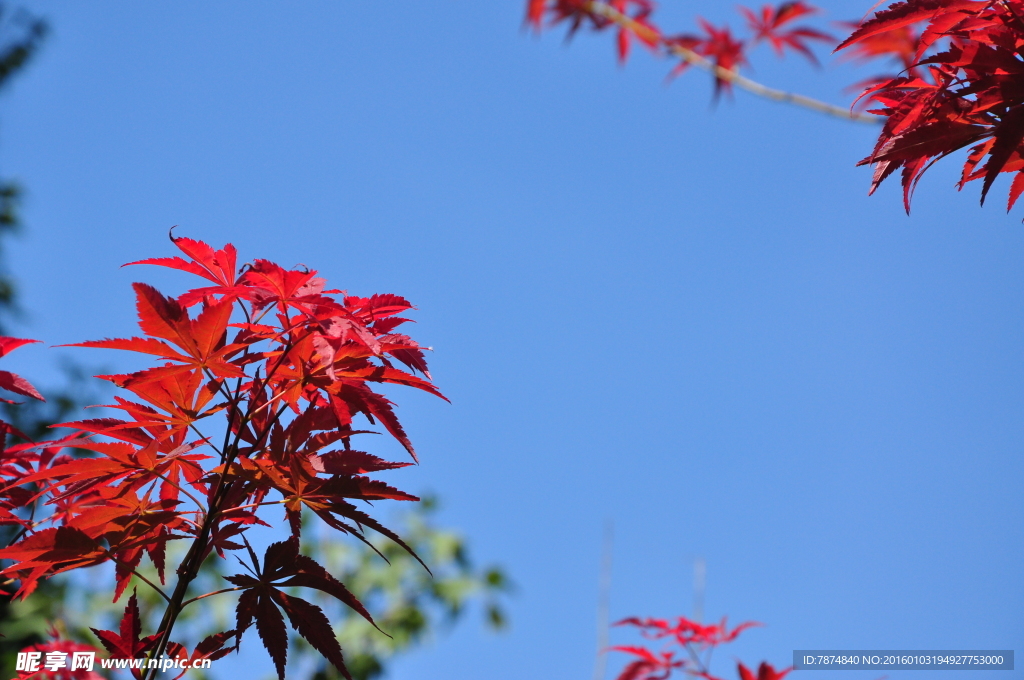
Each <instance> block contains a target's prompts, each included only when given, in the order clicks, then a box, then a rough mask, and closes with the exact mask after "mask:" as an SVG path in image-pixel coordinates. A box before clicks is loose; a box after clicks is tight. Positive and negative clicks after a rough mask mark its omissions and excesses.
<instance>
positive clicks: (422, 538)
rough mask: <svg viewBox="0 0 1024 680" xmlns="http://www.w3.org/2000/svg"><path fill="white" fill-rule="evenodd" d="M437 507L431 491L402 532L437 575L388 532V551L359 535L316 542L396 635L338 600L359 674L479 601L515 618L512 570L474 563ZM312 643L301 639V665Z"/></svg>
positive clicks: (492, 619) (497, 615)
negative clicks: (507, 602)
mask: <svg viewBox="0 0 1024 680" xmlns="http://www.w3.org/2000/svg"><path fill="white" fill-rule="evenodd" d="M436 510H437V502H436V500H435V499H433V498H426V499H424V500H423V501H422V502H421V503H420V504H419V506H418V507H417V509H416V510H414V511H410V512H407V513H406V514H405V515H404V516H403V517H402V518H401V520H400V521H399V522H398V526H399V529H398V533H399V535H401V536H402V537H403V539H404V540H405V541H406V542H407V543H408V544H409V546H410V547H411V548H412V549H413V550H414V551H415V552H416V553H417V554H419V555H420V556H421V557H422V558H423V561H424V562H426V563H427V565H428V566H429V567H430V569H431V571H432V572H433V575H431V574H429V573H427V572H426V571H425V570H424V569H423V567H422V566H420V565H419V564H418V563H417V562H416V560H415V559H414V558H413V557H411V556H410V555H409V554H408V553H407V552H405V551H404V550H403V549H401V548H400V547H399V546H397V545H395V544H393V543H391V542H389V541H387V540H386V539H377V540H375V541H373V543H374V546H375V547H376V548H377V550H379V551H380V555H378V554H376V553H374V552H373V551H372V550H371V549H369V548H367V547H366V546H364V545H362V544H359V543H355V542H351V541H347V542H342V541H336V540H329V541H327V540H320V541H313V542H312V543H311V545H312V546H314V552H313V554H312V555H311V556H312V557H313V558H314V559H316V560H317V561H319V562H321V563H322V564H323V565H324V566H325V567H327V569H328V570H329V571H330V572H331V573H332V574H335V575H337V577H338V578H339V580H341V581H342V582H343V583H345V585H346V586H348V588H349V589H350V590H351V591H352V593H353V594H354V595H355V596H356V597H357V598H359V599H360V600H361V601H362V602H363V603H364V604H366V606H367V608H368V609H369V610H370V613H371V614H373V617H374V620H375V621H376V622H377V625H378V626H380V628H381V630H383V631H384V632H386V633H387V634H388V635H390V636H391V637H386V636H384V635H382V634H381V633H380V632H379V631H377V630H375V629H374V628H373V626H371V625H370V623H369V622H367V621H366V620H365V619H363V618H361V617H359V616H358V615H356V614H355V613H354V612H352V611H351V610H348V609H343V608H340V607H336V608H334V611H333V612H331V614H333V616H331V620H332V621H334V622H335V624H334V630H335V633H336V634H337V635H338V639H339V640H340V641H341V645H342V648H343V649H345V650H346V651H345V654H346V657H345V658H346V659H349V660H350V661H348V666H349V671H350V672H351V673H352V677H353V678H354V679H355V680H369V679H370V678H374V677H376V676H378V675H380V674H381V673H382V672H383V669H384V668H385V665H386V664H387V662H388V660H389V659H391V657H393V656H394V655H396V654H398V653H400V652H402V651H404V650H406V649H409V648H410V647H413V646H415V645H417V644H419V643H421V642H424V641H426V640H428V639H429V638H430V637H431V634H432V632H433V631H437V630H442V629H445V628H447V627H449V626H451V625H452V624H453V623H454V622H455V621H456V620H458V619H459V618H460V617H461V616H462V615H463V614H464V613H465V612H466V611H467V609H468V608H469V607H470V605H471V604H475V605H477V606H479V607H480V608H482V610H483V614H484V622H485V624H486V625H487V626H488V627H489V628H492V629H494V630H500V629H502V628H504V627H505V626H506V625H507V624H506V617H505V612H504V609H503V607H502V604H501V601H502V598H503V597H504V596H505V595H507V594H508V593H509V592H510V591H511V584H510V583H509V580H508V578H507V577H506V576H505V574H504V572H503V571H502V570H501V569H499V568H496V567H491V568H488V569H477V568H476V567H474V565H473V561H472V559H471V558H470V556H469V552H468V550H467V548H466V544H465V542H464V540H463V539H462V537H460V536H459V535H458V534H457V533H455V532H452V531H448V530H444V529H438V528H436V527H435V526H434V525H433V523H432V521H431V516H432V514H433V513H434V512H435V511H436ZM381 555H383V557H384V558H386V559H387V560H388V562H390V564H388V563H386V562H385V561H384V559H382V558H381ZM322 600H323V601H322V602H321V603H320V604H322V605H326V604H328V602H327V598H322ZM325 611H327V609H326V607H325ZM311 651H312V650H310V649H309V647H308V646H305V645H304V644H302V645H298V646H297V647H296V649H295V656H296V657H298V661H297V665H300V666H301V665H303V664H307V663H308V661H309V660H311V659H314V658H315V655H313V654H312V653H311ZM340 678H341V676H340V674H338V673H337V672H336V671H335V670H334V669H333V668H330V667H329V666H327V665H324V664H320V667H319V668H317V670H316V672H315V673H314V675H313V680H339V679H340Z"/></svg>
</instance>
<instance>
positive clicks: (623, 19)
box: [584, 0, 883, 125]
mask: <svg viewBox="0 0 1024 680" xmlns="http://www.w3.org/2000/svg"><path fill="white" fill-rule="evenodd" d="M584 7H585V8H586V10H587V11H588V12H590V13H592V14H595V15H598V16H601V17H604V18H605V19H607V20H609V21H611V22H612V23H614V24H616V25H617V26H619V27H621V28H624V29H627V30H629V31H630V32H632V33H634V34H635V35H637V36H638V37H640V38H641V39H642V40H645V41H646V42H649V43H651V44H654V45H656V46H658V47H659V48H661V49H663V50H665V51H666V52H667V53H669V54H672V55H674V56H676V57H678V58H680V59H682V60H683V61H684V62H686V63H688V64H692V65H694V66H696V67H697V68H699V69H702V70H704V71H707V72H708V73H710V74H711V75H713V76H715V77H716V78H718V79H719V80H722V81H725V82H727V83H730V84H732V85H735V86H736V87H738V88H740V89H742V90H746V91H747V92H749V93H751V94H753V95H756V96H758V97H762V98H764V99H770V100H772V101H776V102H783V103H785V104H793V105H794V106H800V107H803V108H805V109H810V110H812V111H817V112H818V113H824V114H825V115H828V116H834V117H836V118H842V119H844V120H849V121H853V122H855V123H869V124H871V125H881V124H882V122H883V119H882V118H881V117H880V116H873V115H870V114H866V113H858V112H856V111H853V110H851V109H844V108H843V107H841V106H836V105H835V104H829V103H828V102H823V101H820V100H818V99H814V98H813V97H807V96H804V95H802V94H796V93H793V92H786V91H785V90H776V89H774V88H771V87H768V86H766V85H762V84H761V83H759V82H757V81H754V80H751V79H750V78H747V77H746V76H741V75H740V74H739V72H738V71H736V70H734V69H727V68H722V67H721V66H718V65H717V64H715V63H714V62H712V61H711V60H709V59H707V58H706V57H703V56H701V55H699V54H697V53H696V52H694V51H693V50H691V49H689V48H687V47H683V46H682V45H677V44H674V43H671V42H669V41H667V40H665V38H664V37H663V36H662V35H661V33H659V32H658V31H656V30H654V29H652V28H651V27H650V26H646V25H644V24H642V23H640V22H639V21H636V20H635V19H633V18H631V17H629V16H627V15H625V14H623V13H622V12H620V11H618V10H617V9H615V8H614V7H612V6H611V5H609V4H607V3H605V2H600V1H599V0H588V1H587V2H585V3H584Z"/></svg>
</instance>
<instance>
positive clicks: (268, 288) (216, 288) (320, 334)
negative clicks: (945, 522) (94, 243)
mask: <svg viewBox="0 0 1024 680" xmlns="http://www.w3.org/2000/svg"><path fill="white" fill-rule="evenodd" d="M173 241H174V244H175V245H176V246H177V247H178V249H180V250H181V252H182V253H183V255H184V257H180V256H179V257H168V258H155V259H148V260H142V261H140V262H134V263H131V264H149V265H158V266H163V267H170V268H172V269H177V270H181V271H185V272H189V273H191V274H195V275H197V276H199V277H201V278H203V279H205V282H204V285H202V286H201V287H198V288H195V289H192V290H189V291H187V292H186V293H184V294H182V295H179V296H177V297H170V296H165V295H163V294H162V293H160V292H159V291H157V290H156V289H155V288H152V287H151V286H148V285H146V284H143V283H136V284H134V289H135V294H136V308H137V310H138V323H139V329H140V331H141V335H140V336H138V337H132V338H120V339H106V340H98V341H91V342H83V343H79V344H78V345H77V346H81V347H95V348H106V349H119V350H128V351H131V352H135V353H138V354H142V355H145V356H147V357H150V358H151V359H155V365H153V366H151V367H150V368H146V369H144V370H140V371H136V372H134V373H130V374H126V375H107V376H99V377H101V378H104V379H105V380H108V381H110V382H112V383H113V384H114V385H116V386H117V387H119V388H121V389H122V390H123V396H121V395H119V396H116V397H115V403H113V404H110V405H108V408H111V409H115V410H117V411H119V412H120V413H121V414H122V416H121V417H120V418H96V419H88V420H80V421H76V422H70V423H63V424H61V425H60V427H65V428H71V429H72V430H73V432H72V434H70V435H68V436H66V437H64V438H62V439H59V440H55V441H48V442H42V443H39V444H35V443H32V442H28V441H26V442H24V443H20V444H17V445H15V446H11V447H7V448H6V449H4V451H3V454H2V460H0V485H2V486H0V523H3V524H11V525H16V526H17V527H18V528H19V529H20V531H19V534H18V535H17V536H16V538H15V540H13V541H12V542H11V544H10V545H8V546H6V547H4V548H3V549H0V559H3V560H8V561H9V562H7V563H6V564H7V566H6V567H4V568H3V569H2V570H0V574H2V575H3V576H4V577H6V578H7V579H8V581H9V582H17V583H18V588H17V592H16V594H15V595H16V597H20V598H25V597H27V596H29V595H30V594H31V593H32V592H33V590H34V589H35V588H36V586H37V584H38V583H39V581H40V579H43V578H47V577H50V576H53V575H55V574H59V573H62V572H66V571H69V570H72V569H77V568H81V567H89V566H95V565H100V564H113V566H114V571H115V587H114V601H117V600H118V599H119V598H120V597H121V595H122V594H123V593H124V591H125V590H126V588H127V587H128V586H129V584H130V583H131V582H132V580H133V578H135V577H137V578H138V579H139V580H140V581H142V582H144V583H145V584H146V585H148V586H150V587H152V588H154V589H155V590H156V591H157V592H159V593H160V594H161V595H162V596H163V597H164V599H165V600H166V601H167V608H166V612H165V614H164V617H163V620H162V622H161V625H160V628H159V630H157V631H153V632H152V633H151V634H150V635H148V636H145V637H143V636H142V630H141V623H140V621H139V614H138V607H137V604H136V600H135V597H134V596H133V597H132V598H131V599H130V601H129V604H128V607H127V608H126V610H125V614H124V618H123V619H122V622H121V628H120V632H118V633H114V632H112V631H96V634H97V636H98V637H99V639H100V640H101V641H102V642H103V644H104V645H105V646H106V647H107V649H108V651H110V652H111V653H115V652H116V653H117V654H120V655H123V656H124V657H134V658H138V657H140V656H143V655H148V656H150V657H151V658H157V657H161V656H163V655H170V656H172V657H176V658H180V657H193V656H195V655H196V654H199V655H200V657H201V658H217V657H218V656H219V655H223V654H226V653H228V652H229V651H231V650H232V649H234V648H237V646H238V645H239V644H240V642H241V638H242V635H243V633H245V631H246V630H247V629H248V628H249V627H250V626H251V625H252V624H253V622H255V625H256V630H257V632H258V634H259V637H260V638H261V639H262V641H263V643H264V645H265V646H266V648H267V649H268V651H269V652H270V655H271V658H272V659H273V661H274V664H275V666H276V668H277V672H278V676H279V677H281V678H283V677H284V669H285V663H286V654H287V645H288V636H287V631H286V628H285V623H284V616H287V618H288V621H289V622H290V623H291V625H292V627H293V628H294V629H295V630H297V631H298V633H299V634H300V635H301V636H303V637H304V638H305V639H306V640H307V641H308V642H309V643H310V644H311V645H312V646H313V647H314V648H315V649H317V650H318V651H320V652H321V653H322V654H323V655H324V656H325V657H326V658H327V659H328V660H329V661H330V662H331V663H333V664H334V665H335V666H336V667H337V668H338V669H339V670H340V671H341V672H342V673H344V674H345V675H346V676H347V675H348V672H347V670H346V668H345V664H344V661H343V658H342V652H341V648H340V646H339V644H338V641H337V639H336V638H335V636H334V634H333V632H332V630H331V626H330V623H329V622H328V620H327V618H326V616H325V615H324V614H323V612H322V611H321V610H320V608H319V607H318V606H316V605H314V604H310V603H309V602H307V601H305V600H303V599H301V598H299V597H297V596H295V595H294V594H291V593H293V592H294V590H292V589H293V588H312V589H315V590H318V591H320V592H323V593H326V594H328V595H330V596H332V597H334V598H335V599H337V600H339V601H341V602H342V603H344V604H345V605H347V606H349V607H351V608H352V609H354V610H355V611H356V612H358V613H359V614H360V615H362V616H364V617H366V619H367V620H369V621H370V622H371V623H372V619H371V617H370V615H369V613H368V612H367V611H366V609H365V608H364V607H363V606H362V605H361V604H360V603H359V601H358V600H357V599H356V598H355V597H353V596H352V595H351V593H349V591H348V590H347V589H346V588H345V586H344V585H343V584H342V583H340V582H339V581H337V580H336V579H335V578H334V577H332V576H331V575H330V574H329V573H328V572H327V571H326V570H325V569H324V568H323V567H321V566H320V565H319V564H317V563H316V562H315V561H314V560H312V559H311V558H309V557H306V556H304V555H302V554H301V553H300V551H299V550H300V540H301V527H302V514H303V511H306V512H308V513H311V514H312V515H315V516H316V517H319V518H320V519H321V520H323V521H324V522H325V523H326V524H327V525H329V526H330V527H333V528H334V529H336V530H339V531H341V532H344V533H347V534H350V535H352V536H354V537H355V538H357V539H359V540H361V541H364V542H365V543H366V544H367V545H370V546H371V547H372V544H371V543H370V542H369V541H368V539H367V537H366V535H365V530H366V529H367V528H369V529H373V530H374V531H376V532H379V533H381V534H383V535H385V536H387V537H388V538H390V539H391V540H393V541H395V542H396V543H398V544H399V545H401V546H402V547H404V548H406V549H407V550H408V546H406V545H405V543H403V542H402V539H401V538H400V537H398V536H397V535H395V534H394V533H393V532H391V531H390V530H388V529H387V528H386V527H384V526H383V525H381V524H380V523H379V522H378V521H377V520H375V519H374V518H372V517H371V516H370V515H368V514H367V513H366V512H364V511H363V510H362V509H360V508H359V507H358V506H357V503H358V502H360V501H363V502H366V501H375V500H383V499H394V500H407V501H415V500H418V499H417V498H416V497H415V496H412V495H410V494H407V493H405V492H402V491H399V490H398V489H395V488H393V487H391V486H389V485H388V484H386V483H384V482H383V481H380V480H377V479H373V478H371V477H369V476H368V475H369V474H372V473H375V472H379V471H383V470H390V469H395V468H400V467H403V466H406V465H410V464H411V463H399V462H390V461H386V460H383V459H381V458H378V457H377V456H374V455H371V454H369V453H367V452H364V451H359V450H356V449H355V448H353V446H352V439H353V437H354V436H355V435H358V434H364V433H366V432H367V431H366V430H365V429H357V425H356V420H357V418H360V417H362V418H363V419H364V420H365V421H367V422H368V423H370V424H371V425H373V424H379V425H381V426H382V427H383V429H384V430H386V431H387V432H388V433H390V435H391V436H393V437H394V438H395V439H396V440H397V441H398V442H399V443H400V444H401V445H402V446H403V447H404V448H405V449H406V450H407V451H408V453H409V455H410V456H411V457H412V458H413V460H415V459H416V454H415V451H414V449H413V446H412V444H411V442H410V441H409V437H408V436H407V435H406V433H405V431H404V429H403V428H402V425H401V424H400V422H399V420H398V418H397V417H396V414H395V412H394V408H393V406H394V405H393V403H392V402H391V401H390V400H389V399H387V398H386V397H385V396H384V395H383V394H381V393H380V392H378V391H375V390H374V389H373V388H372V387H371V386H372V385H374V384H395V385H406V386H411V387H415V388H417V389H420V390H424V391H426V392H429V393H431V394H434V395H437V396H440V397H442V398H443V396H442V395H441V394H440V392H438V390H437V389H436V388H435V387H434V385H433V384H432V383H431V382H430V376H429V373H428V372H427V364H426V361H425V358H424V355H423V349H422V348H421V347H420V346H419V345H418V344H417V343H416V342H415V341H414V340H412V339H411V338H410V337H409V336H407V335H405V334H403V333H401V332H399V327H400V326H402V325H403V324H404V323H406V322H407V321H409V319H408V318H406V317H403V316H401V315H402V314H403V313H405V312H407V311H409V310H410V309H412V305H411V304H410V303H409V302H408V301H407V300H405V299H404V298H402V297H399V296H397V295H373V296H371V297H368V298H364V297H356V296H350V295H346V294H345V293H344V292H343V291H339V290H330V289H327V287H326V282H325V281H324V279H322V278H320V277H318V276H317V273H316V272H315V271H312V270H307V269H304V268H296V269H285V268H282V267H280V266H279V265H277V264H274V263H273V262H270V261H267V260H256V261H254V262H253V263H251V264H247V265H245V266H244V267H242V268H241V269H239V267H238V263H237V255H236V251H235V248H234V247H233V246H231V245H227V246H225V247H224V248H222V249H214V248H212V247H210V246H208V245H207V244H205V243H203V242H201V241H195V240H191V239H187V238H173ZM25 342H29V341H21V340H14V339H11V338H7V339H0V353H4V352H6V351H9V350H10V349H13V348H14V347H16V346H18V344H24V343H25ZM0 386H2V387H6V388H7V389H9V390H11V391H14V392H17V393H19V394H24V395H27V396H32V397H35V398H41V397H39V395H38V393H36V392H35V390H34V389H33V388H32V387H31V386H30V385H28V383H27V382H25V381H24V380H22V379H20V378H18V377H17V376H14V375H13V374H8V373H5V372H0ZM215 416H216V418H215ZM3 427H4V428H6V429H4V430H3V433H4V434H6V432H9V431H11V430H10V426H7V425H4V426H3ZM17 434H19V436H21V437H22V438H23V439H26V440H27V437H24V436H23V435H20V433H17ZM82 452H85V453H84V455H83V453H82ZM271 506H281V509H282V510H283V515H282V521H283V524H284V526H286V527H287V529H288V531H289V532H290V538H289V539H288V540H285V541H282V542H279V543H275V544H273V545H271V546H270V547H269V548H268V549H267V550H266V553H265V555H264V557H263V559H262V561H261V560H260V559H259V558H258V557H257V555H256V554H255V552H254V551H253V550H252V548H251V547H250V544H249V541H248V539H247V537H246V535H245V534H246V532H247V531H248V530H250V529H251V528H252V527H254V526H256V525H264V526H269V525H270V524H269V523H268V521H267V519H266V518H265V517H264V516H263V515H264V513H262V512H261V511H262V510H265V509H269V508H270V507H271ZM180 540H184V541H187V542H189V545H190V547H189V549H188V552H187V554H186V556H185V558H184V560H183V561H182V562H181V564H180V565H178V566H177V568H176V569H175V572H176V576H177V580H176V584H175V587H174V590H173V591H172V592H170V593H168V592H165V591H164V590H163V588H161V586H159V585H157V584H156V583H154V582H151V581H149V580H148V579H146V578H145V577H144V576H143V575H142V574H140V573H139V571H138V569H139V566H140V564H141V563H142V560H143V559H148V560H149V561H151V562H152V564H153V565H154V567H155V568H156V572H157V574H158V578H159V581H160V584H161V585H163V584H165V583H166V580H167V579H166V576H167V574H166V572H167V564H166V562H167V557H166V555H167V544H168V543H169V542H171V541H180ZM239 551H241V552H239ZM214 552H216V553H217V554H219V555H221V556H224V555H225V554H226V553H227V552H236V553H237V554H241V555H243V556H244V558H245V559H244V561H243V565H244V566H245V567H246V569H247V570H248V572H249V573H243V574H237V575H234V576H229V577H227V579H226V580H227V581H228V583H229V584H231V586H232V587H228V588H225V589H224V591H217V593H207V594H204V595H199V596H196V597H193V598H191V599H186V595H187V592H188V587H189V584H190V583H191V582H192V581H193V580H194V579H195V578H196V576H197V574H198V573H199V568H200V567H201V566H202V564H203V562H204V561H205V560H207V558H208V557H209V556H210V555H211V554H213V553H214ZM410 552H412V551H411V550H410ZM283 589H289V592H285V590H283ZM226 591H240V597H239V600H238V606H237V610H236V627H235V629H234V630H231V631H225V632H224V633H221V634H218V635H215V636H211V637H210V638H208V639H207V640H206V641H204V642H203V643H201V644H200V645H199V647H197V648H196V649H195V650H194V651H193V652H192V653H191V654H190V653H188V652H187V650H185V648H184V647H183V646H182V645H180V644H177V643H175V642H173V641H172V640H171V639H170V635H171V629H172V628H173V626H174V622H175V620H176V618H177V616H178V614H179V613H180V611H181V609H182V608H184V607H186V606H189V605H190V604H192V603H194V602H196V601H198V600H200V599H203V598H205V597H207V596H210V595H214V594H218V593H219V592H226ZM282 612H283V613H284V614H282ZM133 672H135V671H133ZM154 672H155V671H154ZM136 675H137V676H139V677H148V676H142V674H141V673H139V672H136Z"/></svg>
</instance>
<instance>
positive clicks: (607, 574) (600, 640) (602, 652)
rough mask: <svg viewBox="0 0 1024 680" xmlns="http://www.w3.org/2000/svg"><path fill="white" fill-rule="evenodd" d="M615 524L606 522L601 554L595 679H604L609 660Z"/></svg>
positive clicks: (609, 521)
mask: <svg viewBox="0 0 1024 680" xmlns="http://www.w3.org/2000/svg"><path fill="white" fill-rule="evenodd" d="M613 531H614V525H613V524H612V521H611V520H610V519H609V520H607V521H606V522H605V523H604V546H603V549H602V551H601V552H602V555H601V582H600V586H599V588H600V590H599V591H598V596H597V658H596V659H595V660H594V680H604V675H605V666H606V665H607V660H608V600H609V595H610V593H611V589H612V539H613V535H614V534H613Z"/></svg>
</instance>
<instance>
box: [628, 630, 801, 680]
mask: <svg viewBox="0 0 1024 680" xmlns="http://www.w3.org/2000/svg"><path fill="white" fill-rule="evenodd" d="M615 625H617V626H634V627H636V628H637V629H638V630H639V631H640V635H641V636H643V637H644V638H647V639H648V640H663V641H666V642H667V645H666V646H665V647H664V648H663V649H662V650H660V651H657V652H655V651H652V650H651V649H649V648H648V647H646V646H643V645H622V646H617V647H611V648H610V649H611V650H613V651H617V652H625V653H627V654H629V655H631V656H632V657H634V659H633V660H632V661H630V662H629V663H628V664H627V665H626V667H625V668H623V669H622V672H621V673H619V676H618V677H617V678H616V680H666V679H667V678H669V677H670V676H671V675H672V673H673V671H676V670H679V671H682V672H684V673H686V674H688V675H690V676H693V677H699V678H705V680H720V679H719V678H717V677H715V676H714V675H711V672H710V671H709V670H708V666H709V663H710V658H711V653H712V652H713V651H714V649H715V648H716V647H717V646H718V645H721V644H725V643H729V642H732V641H733V640H735V639H736V638H737V636H739V634H740V633H742V632H743V631H744V630H746V629H747V628H751V627H753V626H758V625H760V624H758V623H755V622H753V621H748V622H746V623H741V624H740V625H738V626H736V627H735V628H733V629H731V630H730V629H729V627H728V626H727V625H726V620H725V619H722V620H721V622H719V623H717V624H710V625H705V624H701V623H699V622H696V621H691V620H690V619H687V618H686V617H684V616H680V617H678V618H677V619H676V620H675V621H669V620H667V619H651V618H648V619H639V618H635V617H631V618H628V619H623V620H622V621H619V622H618V623H616V624H615ZM737 670H738V672H739V676H740V680H782V678H783V677H785V676H786V674H787V673H789V669H786V670H781V671H777V670H775V668H774V667H772V665H771V664H769V663H767V662H762V663H761V665H760V666H759V667H758V670H757V675H754V673H753V672H752V671H751V670H750V669H749V668H747V667H746V666H744V665H743V664H742V663H739V664H738V668H737Z"/></svg>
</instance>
